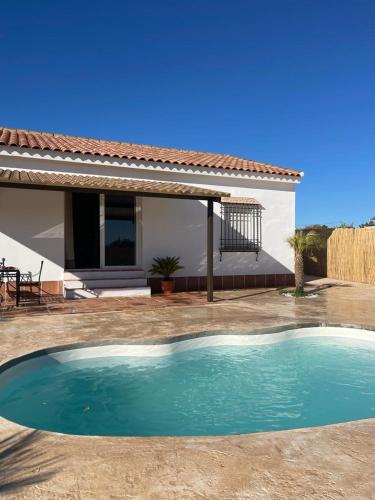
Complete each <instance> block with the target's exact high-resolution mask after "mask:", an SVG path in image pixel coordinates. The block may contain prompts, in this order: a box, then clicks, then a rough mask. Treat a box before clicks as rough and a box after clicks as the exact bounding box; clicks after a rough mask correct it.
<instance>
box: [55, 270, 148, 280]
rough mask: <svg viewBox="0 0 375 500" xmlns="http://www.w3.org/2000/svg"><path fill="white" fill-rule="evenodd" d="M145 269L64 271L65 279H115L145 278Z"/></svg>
mask: <svg viewBox="0 0 375 500" xmlns="http://www.w3.org/2000/svg"><path fill="white" fill-rule="evenodd" d="M144 277H145V272H144V270H143V269H129V270H128V269H114V270H113V269H112V270H106V269H90V270H85V271H81V270H76V271H75V270H72V271H65V272H64V280H65V281H71V280H90V279H91V280H94V279H95V280H97V279H100V280H101V279H115V278H124V279H126V278H144Z"/></svg>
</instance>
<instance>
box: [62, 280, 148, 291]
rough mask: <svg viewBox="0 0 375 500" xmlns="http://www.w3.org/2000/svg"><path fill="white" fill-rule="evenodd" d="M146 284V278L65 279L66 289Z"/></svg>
mask: <svg viewBox="0 0 375 500" xmlns="http://www.w3.org/2000/svg"><path fill="white" fill-rule="evenodd" d="M146 285H147V280H146V278H112V279H109V278H106V279H85V280H84V279H81V280H65V281H64V286H65V290H76V289H86V288H90V289H91V288H138V287H142V286H146Z"/></svg>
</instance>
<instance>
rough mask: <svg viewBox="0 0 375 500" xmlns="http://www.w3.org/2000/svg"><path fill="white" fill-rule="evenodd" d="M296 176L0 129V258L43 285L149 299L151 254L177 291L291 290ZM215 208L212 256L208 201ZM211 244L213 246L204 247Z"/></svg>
mask: <svg viewBox="0 0 375 500" xmlns="http://www.w3.org/2000/svg"><path fill="white" fill-rule="evenodd" d="M301 177H302V173H301V172H298V171H296V170H291V169H286V168H281V167H276V166H273V165H269V164H264V163H259V162H254V161H251V160H244V159H241V158H236V157H233V156H230V155H219V154H212V153H211V154H210V153H199V152H194V151H184V150H177V149H172V148H157V147H153V146H140V145H133V144H128V143H119V142H112V141H100V140H95V139H87V138H79V137H70V136H65V135H58V134H50V133H44V132H29V131H25V130H18V129H6V128H3V129H0V214H1V215H0V259H5V265H9V266H14V267H17V268H19V269H20V270H21V271H22V272H29V271H30V272H31V273H32V274H33V275H36V274H37V273H38V272H39V269H40V264H41V261H43V262H44V265H43V275H42V281H43V293H44V294H46V295H62V294H65V296H66V297H71V298H74V297H88V298H90V297H98V296H99V297H100V296H108V295H147V294H149V293H150V289H152V290H153V291H158V289H159V288H158V287H159V280H158V278H155V277H150V276H148V274H147V270H148V269H149V268H150V266H151V263H152V260H153V258H154V257H163V256H167V255H168V256H178V257H180V259H181V264H182V265H183V266H184V269H182V270H181V271H179V272H178V273H177V274H176V287H177V290H203V289H206V288H207V274H208V267H207V266H211V267H212V271H213V287H214V288H215V289H229V288H248V287H254V286H256V287H262V286H263V287H266V286H286V285H289V284H292V283H293V269H294V256H293V253H292V250H291V248H290V247H289V245H288V243H287V241H286V240H287V238H288V237H289V236H290V235H292V234H293V232H294V229H295V190H296V187H297V185H298V184H299V183H300V181H301ZM210 206H212V209H213V210H212V214H211V219H209V220H210V221H211V222H210V223H211V224H212V230H213V234H212V235H211V239H212V248H211V250H210V251H211V253H212V259H211V260H212V262H210V261H208V260H207V242H208V240H207V218H206V214H207V207H210ZM209 246H210V245H209Z"/></svg>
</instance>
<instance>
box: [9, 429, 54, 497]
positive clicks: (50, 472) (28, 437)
mask: <svg viewBox="0 0 375 500" xmlns="http://www.w3.org/2000/svg"><path fill="white" fill-rule="evenodd" d="M0 450H1V451H0V496H3V495H9V496H12V495H13V494H14V493H15V492H16V491H18V490H20V489H22V488H24V487H26V486H30V485H33V484H38V483H42V482H44V481H47V480H48V479H50V478H51V477H52V476H54V475H55V474H56V473H57V472H58V465H59V464H60V463H61V461H62V457H61V456H51V455H50V454H49V453H48V452H46V451H44V446H43V435H42V434H41V433H40V432H38V431H20V432H17V433H15V434H12V435H11V436H8V437H6V438H4V439H1V440H0Z"/></svg>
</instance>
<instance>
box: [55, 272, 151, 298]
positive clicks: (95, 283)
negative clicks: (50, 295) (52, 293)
mask: <svg viewBox="0 0 375 500" xmlns="http://www.w3.org/2000/svg"><path fill="white" fill-rule="evenodd" d="M64 288H65V298H67V299H83V298H85V299H95V298H100V297H149V296H150V295H151V289H150V287H148V286H147V279H146V275H145V272H144V270H143V269H108V270H107V269H77V270H69V271H67V272H65V273H64Z"/></svg>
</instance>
